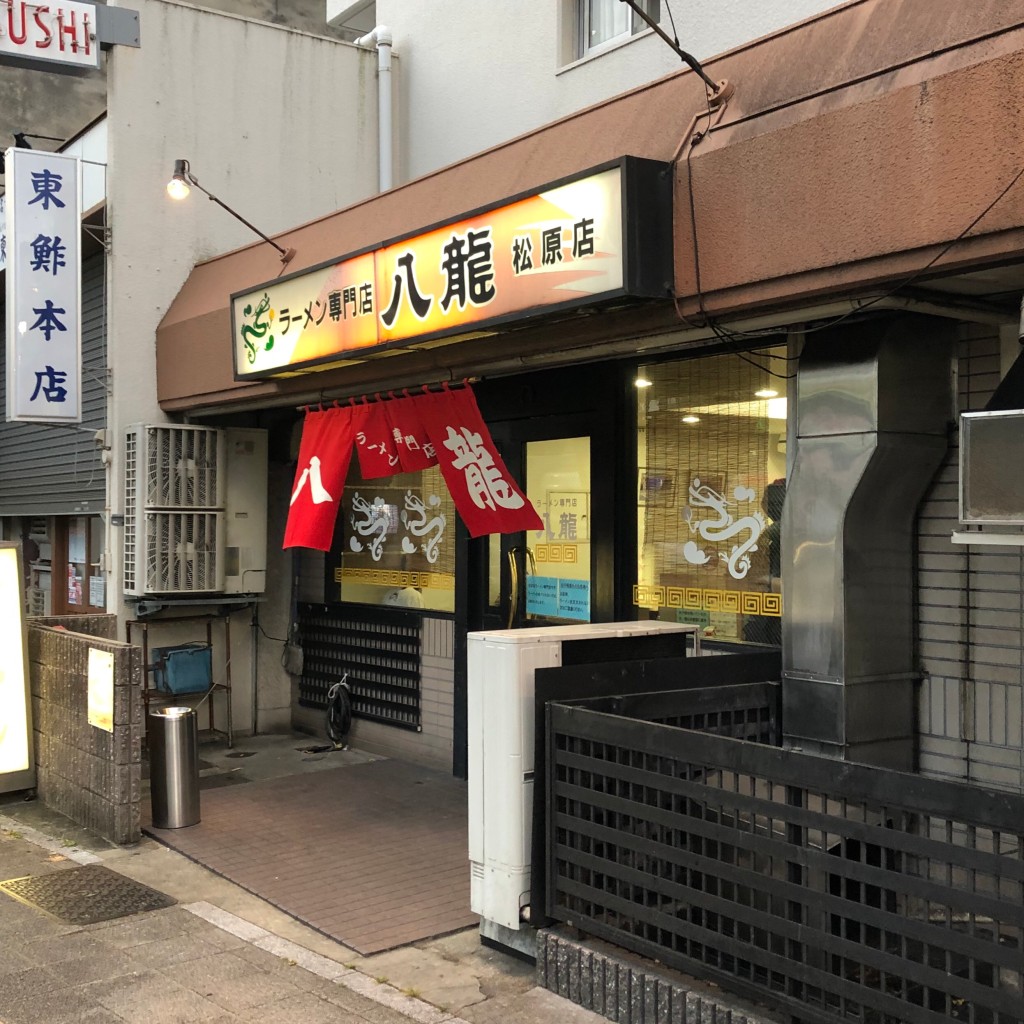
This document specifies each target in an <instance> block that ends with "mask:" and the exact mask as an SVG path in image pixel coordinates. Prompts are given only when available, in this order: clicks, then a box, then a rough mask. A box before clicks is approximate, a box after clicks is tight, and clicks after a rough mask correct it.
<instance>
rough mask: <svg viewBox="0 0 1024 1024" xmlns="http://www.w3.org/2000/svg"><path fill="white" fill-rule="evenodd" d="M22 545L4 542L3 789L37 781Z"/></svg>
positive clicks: (0, 640) (0, 623)
mask: <svg viewBox="0 0 1024 1024" xmlns="http://www.w3.org/2000/svg"><path fill="white" fill-rule="evenodd" d="M30 708H31V705H30V703H29V687H28V657H27V654H26V644H25V605H24V599H23V586H22V577H21V562H20V559H19V558H18V545H17V544H9V543H3V542H0V793H10V792H13V791H15V790H20V789H31V788H32V787H33V786H34V785H35V766H34V765H33V761H32V719H31V717H30V716H31V710H30Z"/></svg>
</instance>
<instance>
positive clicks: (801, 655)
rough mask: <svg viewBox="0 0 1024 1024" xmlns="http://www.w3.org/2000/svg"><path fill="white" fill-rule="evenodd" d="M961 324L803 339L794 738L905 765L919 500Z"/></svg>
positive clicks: (857, 757)
mask: <svg viewBox="0 0 1024 1024" xmlns="http://www.w3.org/2000/svg"><path fill="white" fill-rule="evenodd" d="M954 331H955V327H954V325H953V324H952V323H951V322H950V321H948V320H943V319H940V318H937V317H923V316H914V315H910V316H899V317H891V316H887V317H884V318H883V317H879V318H878V319H875V320H869V321H863V322H860V323H855V324H849V325H844V326H841V327H836V328H834V329H831V330H826V331H822V332H820V333H817V334H811V335H809V336H808V340H807V344H806V347H805V348H804V351H803V354H802V355H801V358H800V364H799V372H798V376H797V409H796V418H797V423H796V435H797V444H796V457H795V460H794V463H793V468H792V473H791V479H790V484H789V488H788V494H787V497H786V507H785V512H784V516H783V524H782V538H783V541H782V543H783V557H784V559H785V568H784V571H783V580H784V583H783V602H784V607H785V617H784V619H783V634H782V638H783V639H782V652H783V728H784V731H785V743H786V746H788V747H791V748H797V747H798V748H801V749H803V750H808V751H813V752H817V753H821V754H823V755H826V756H831V757H836V758H840V759H844V760H851V761H862V762H866V763H869V764H876V765H881V766H885V767H892V768H899V769H904V770H910V769H913V767H914V760H915V742H914V735H915V728H914V720H915V708H914V682H915V678H916V658H915V653H914V642H915V630H914V605H915V601H914V564H915V548H916V543H915V520H916V513H917V507H918V505H919V503H920V501H921V498H922V496H923V495H924V493H925V490H926V489H927V487H928V484H929V482H930V481H931V480H932V478H933V476H934V475H935V472H936V470H937V469H938V467H939V465H940V464H941V462H942V459H943V457H944V455H945V453H946V450H947V444H948V440H947V439H948V431H949V428H950V424H951V423H952V422H954V419H955V417H954V407H953V356H954V351H955V348H954V339H955V335H954Z"/></svg>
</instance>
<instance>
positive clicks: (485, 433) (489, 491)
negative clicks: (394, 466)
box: [416, 385, 544, 537]
mask: <svg viewBox="0 0 1024 1024" xmlns="http://www.w3.org/2000/svg"><path fill="white" fill-rule="evenodd" d="M416 403H417V411H418V412H419V416H420V422H421V423H422V424H423V426H424V427H425V428H426V431H427V435H428V436H429V438H430V440H431V442H432V444H433V445H434V449H435V451H436V452H437V460H438V465H439V466H440V469H441V473H442V475H443V476H444V481H445V483H446V484H447V485H448V490H449V491H450V492H451V495H452V499H453V500H454V502H455V507H456V508H457V509H458V510H459V514H460V515H461V516H462V519H463V521H464V522H465V524H466V528H467V529H468V530H469V534H470V536H471V537H481V536H483V535H484V534H488V533H516V532H518V531H519V530H543V529H544V523H543V522H542V521H541V518H540V516H539V515H537V511H536V509H534V507H533V505H531V504H530V502H529V500H528V499H527V497H526V495H524V494H523V492H522V491H521V490H520V489H519V487H518V486H517V484H516V482H515V481H514V480H513V479H512V477H511V475H510V474H509V472H508V469H507V468H506V467H505V463H504V462H503V461H502V458H501V456H500V455H499V454H498V449H497V448H496V447H495V444H494V439H493V438H492V437H491V434H490V431H489V430H488V429H487V424H485V423H484V420H483V416H481V414H480V409H479V407H478V406H477V404H476V397H475V396H474V394H473V392H472V390H471V389H470V388H469V386H468V385H467V386H466V387H463V388H459V389H458V390H455V391H449V390H447V389H446V390H444V391H441V392H439V393H436V394H427V395H422V396H419V397H417V398H416Z"/></svg>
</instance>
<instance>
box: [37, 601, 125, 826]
mask: <svg viewBox="0 0 1024 1024" xmlns="http://www.w3.org/2000/svg"><path fill="white" fill-rule="evenodd" d="M56 626H61V627H63V628H60V629H58V628H55V627H56ZM116 632H117V617H116V616H113V615H92V616H75V617H68V618H59V619H58V618H47V619H30V620H29V623H28V652H29V675H30V680H31V687H32V719H33V730H34V737H35V750H36V772H37V791H38V794H39V798H40V799H41V800H42V801H43V802H44V803H45V804H46V806H47V807H51V808H53V809H54V810H56V811H59V812H60V813H61V814H65V815H67V816H68V817H69V818H71V819H72V820H73V821H75V822H77V823H78V824H80V825H84V826H85V827H87V828H90V829H92V830H94V831H95V832H97V833H99V834H100V835H102V836H103V837H104V838H106V839H109V840H110V841H111V842H114V843H118V844H121V845H127V844H131V843H137V842H138V841H139V838H140V835H141V832H140V803H141V785H142V732H143V725H142V690H141V688H142V652H141V651H140V650H139V649H138V648H137V647H131V646H129V645H128V644H125V643H121V642H119V641H117V640H116V639H114V637H115V635H116ZM92 648H95V649H98V650H102V651H108V652H109V653H111V654H112V655H113V660H114V731H113V732H112V733H110V732H107V731H106V730H103V729H99V728H97V727H96V726H93V725H90V724H89V719H88V712H89V679H88V672H89V669H88V666H89V650H90V649H92Z"/></svg>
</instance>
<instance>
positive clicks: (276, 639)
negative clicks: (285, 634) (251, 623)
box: [256, 619, 288, 644]
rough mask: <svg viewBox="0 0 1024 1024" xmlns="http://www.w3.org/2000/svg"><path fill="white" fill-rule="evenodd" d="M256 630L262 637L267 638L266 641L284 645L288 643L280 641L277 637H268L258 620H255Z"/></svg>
mask: <svg viewBox="0 0 1024 1024" xmlns="http://www.w3.org/2000/svg"><path fill="white" fill-rule="evenodd" d="M256 628H257V629H258V630H259V631H260V632H261V633H262V634H263V635H264V636H265V637H266V638H267V639H268V640H273V641H274V642H275V643H279V644H286V643H288V641H287V640H282V639H281V638H280V637H279V636H271V635H270V634H269V633H268V632H267V631H266V630H265V629H264V628H263V624H262V623H261V622H260V620H259V619H257V620H256Z"/></svg>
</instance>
